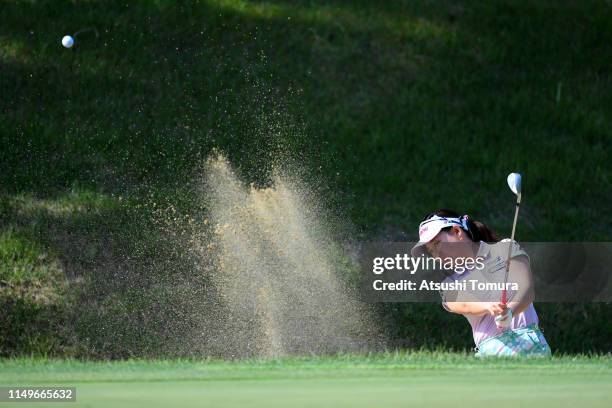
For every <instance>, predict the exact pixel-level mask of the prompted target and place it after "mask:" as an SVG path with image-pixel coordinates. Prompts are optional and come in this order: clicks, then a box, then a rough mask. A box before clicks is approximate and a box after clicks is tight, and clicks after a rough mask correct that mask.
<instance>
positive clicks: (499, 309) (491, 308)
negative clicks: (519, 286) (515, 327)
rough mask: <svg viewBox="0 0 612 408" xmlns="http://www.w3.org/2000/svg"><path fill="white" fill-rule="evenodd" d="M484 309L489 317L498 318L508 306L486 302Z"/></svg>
mask: <svg viewBox="0 0 612 408" xmlns="http://www.w3.org/2000/svg"><path fill="white" fill-rule="evenodd" d="M485 309H486V311H487V313H488V314H490V315H491V316H500V315H503V314H504V313H506V310H507V309H508V306H507V305H505V304H503V303H501V302H488V303H487V305H486V306H485Z"/></svg>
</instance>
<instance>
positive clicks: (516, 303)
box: [508, 256, 535, 315]
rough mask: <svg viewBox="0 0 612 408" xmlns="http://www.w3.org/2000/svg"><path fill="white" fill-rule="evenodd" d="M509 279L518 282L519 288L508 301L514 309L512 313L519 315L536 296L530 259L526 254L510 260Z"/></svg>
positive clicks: (509, 305)
mask: <svg viewBox="0 0 612 408" xmlns="http://www.w3.org/2000/svg"><path fill="white" fill-rule="evenodd" d="M508 277H509V279H508V280H509V281H510V282H516V283H517V284H518V290H517V291H516V293H515V294H514V296H513V297H512V300H511V301H510V302H508V307H509V308H510V309H512V314H513V315H517V314H519V313H521V312H522V311H523V310H525V309H526V308H527V307H528V306H529V305H530V304H531V303H533V300H534V298H535V293H534V291H533V279H532V276H531V269H530V268H529V261H528V260H527V258H526V257H524V256H518V257H516V258H512V259H511V260H510V271H509V273H508Z"/></svg>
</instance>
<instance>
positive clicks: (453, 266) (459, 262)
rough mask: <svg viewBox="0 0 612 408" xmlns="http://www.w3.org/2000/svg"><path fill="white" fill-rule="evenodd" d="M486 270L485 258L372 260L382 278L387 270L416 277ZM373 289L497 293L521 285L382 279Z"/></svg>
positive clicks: (377, 280) (398, 258)
mask: <svg viewBox="0 0 612 408" xmlns="http://www.w3.org/2000/svg"><path fill="white" fill-rule="evenodd" d="M485 267H486V263H485V258H484V257H482V256H476V257H455V258H451V257H445V258H441V257H439V258H432V257H426V256H424V255H420V256H417V257H413V256H410V255H408V254H406V253H404V254H399V253H398V254H395V256H392V257H382V256H381V257H375V258H373V260H372V273H374V274H375V275H381V274H383V273H384V272H386V271H405V272H406V273H408V274H410V275H415V274H416V273H417V271H426V270H430V271H435V270H443V271H447V272H453V273H455V274H459V275H460V274H463V273H465V272H466V271H483V270H484V269H485ZM372 287H373V289H374V290H376V291H380V290H383V291H384V290H410V291H414V290H419V291H423V290H427V291H432V290H433V291H440V290H445V291H448V290H464V291H467V290H471V291H495V290H503V289H504V288H505V289H506V290H514V291H516V290H518V289H519V285H518V282H491V281H479V280H478V279H465V280H449V281H442V282H436V281H434V280H427V279H417V280H412V279H400V280H399V281H394V282H385V281H384V280H382V279H375V280H374V281H373V282H372Z"/></svg>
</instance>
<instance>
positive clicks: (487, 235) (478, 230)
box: [423, 208, 499, 243]
mask: <svg viewBox="0 0 612 408" xmlns="http://www.w3.org/2000/svg"><path fill="white" fill-rule="evenodd" d="M434 215H437V216H439V217H453V218H461V215H459V213H457V212H455V211H453V210H448V209H445V208H440V209H439V210H436V211H434V212H432V213H429V214H427V216H426V217H425V218H424V219H423V221H425V220H427V219H429V218H431V217H433V216H434ZM466 217H467V216H466ZM467 227H468V236H469V237H470V238H471V239H472V241H474V242H480V241H484V242H487V243H491V242H499V237H498V236H497V234H496V233H495V232H494V231H493V230H492V229H490V228H489V227H487V226H486V225H485V224H484V223H482V222H480V221H474V220H472V219H471V218H470V217H467ZM451 228H452V227H446V228H443V229H442V231H448V230H450V229H451Z"/></svg>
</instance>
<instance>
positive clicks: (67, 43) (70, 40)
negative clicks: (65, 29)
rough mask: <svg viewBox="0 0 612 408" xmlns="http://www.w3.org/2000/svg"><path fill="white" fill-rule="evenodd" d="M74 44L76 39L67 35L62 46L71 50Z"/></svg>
mask: <svg viewBox="0 0 612 408" xmlns="http://www.w3.org/2000/svg"><path fill="white" fill-rule="evenodd" d="M73 44H74V38H72V37H71V36H69V35H65V36H64V38H62V45H63V46H64V47H66V48H70V47H72V45H73Z"/></svg>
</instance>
